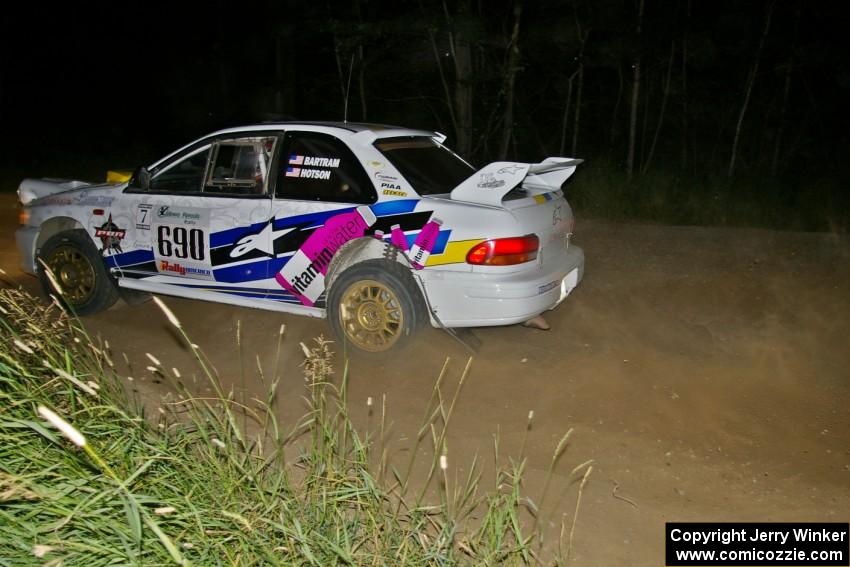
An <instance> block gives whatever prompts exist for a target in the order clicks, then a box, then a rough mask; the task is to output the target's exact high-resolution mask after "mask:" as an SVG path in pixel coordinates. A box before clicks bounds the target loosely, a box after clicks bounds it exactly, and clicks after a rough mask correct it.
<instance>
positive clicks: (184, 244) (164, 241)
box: [157, 225, 204, 262]
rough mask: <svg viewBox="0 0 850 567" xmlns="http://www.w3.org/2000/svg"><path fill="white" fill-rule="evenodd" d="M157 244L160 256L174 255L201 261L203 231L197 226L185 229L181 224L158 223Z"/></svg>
mask: <svg viewBox="0 0 850 567" xmlns="http://www.w3.org/2000/svg"><path fill="white" fill-rule="evenodd" d="M157 245H158V246H159V255H160V256H166V257H170V256H176V257H177V258H190V259H192V260H197V261H199V262H200V261H203V259H204V231H202V230H201V229H199V228H193V229H191V230H186V228H184V227H182V226H174V227H172V226H168V225H159V228H158V229H157Z"/></svg>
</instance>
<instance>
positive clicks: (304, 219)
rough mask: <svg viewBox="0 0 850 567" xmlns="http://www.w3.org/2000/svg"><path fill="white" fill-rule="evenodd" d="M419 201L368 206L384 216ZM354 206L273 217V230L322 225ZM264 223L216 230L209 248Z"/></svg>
mask: <svg viewBox="0 0 850 567" xmlns="http://www.w3.org/2000/svg"><path fill="white" fill-rule="evenodd" d="M418 203H419V199H399V200H397V201H386V202H384V203H378V204H376V205H371V206H370V207H369V208H371V209H372V212H373V213H375V216H379V217H385V216H389V215H399V214H403V213H410V212H412V211H413V210H414V209H415V208H416V205H417V204H418ZM354 209H355V207H342V208H339V209H333V210H330V211H320V212H316V213H307V214H304V215H297V216H294V217H283V218H277V217H276V218H275V219H274V227H273V228H274V230H280V229H282V228H287V227H290V226H295V225H304V226H305V228H313V227H317V226H322V225H323V224H325V221H327V220H328V219H329V218H331V217H333V216H336V215H338V214H340V213H347V212H349V211H353V210H354ZM265 224H266V223H264V222H259V223H254V224H252V225H251V226H240V227H236V228H229V229H227V230H222V231H221V232H216V233H214V234H211V235H210V248H218V247H220V246H226V245H229V244H233V243H234V242H236V241H237V240H239V239H240V238H241V237H243V236H245V235H246V234H253V233H255V232H257V231H258V230H260V229H262V228H263V225H265Z"/></svg>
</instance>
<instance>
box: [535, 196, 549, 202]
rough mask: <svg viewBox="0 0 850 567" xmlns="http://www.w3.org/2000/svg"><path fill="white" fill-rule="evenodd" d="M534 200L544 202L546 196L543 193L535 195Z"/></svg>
mask: <svg viewBox="0 0 850 567" xmlns="http://www.w3.org/2000/svg"><path fill="white" fill-rule="evenodd" d="M534 200H535V201H537V202H538V203H545V202H546V196H545V195H535V196H534Z"/></svg>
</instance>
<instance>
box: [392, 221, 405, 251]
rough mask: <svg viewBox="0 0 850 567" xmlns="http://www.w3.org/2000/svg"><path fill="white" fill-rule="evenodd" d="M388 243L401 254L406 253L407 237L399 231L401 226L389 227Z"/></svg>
mask: <svg viewBox="0 0 850 567" xmlns="http://www.w3.org/2000/svg"><path fill="white" fill-rule="evenodd" d="M390 242H392V243H393V245H394V246H395V247H396V248H398V249H399V250H402V251H403V252H407V237H406V236H405V235H404V231H403V230H401V225H397V224H394V225H392V226H391V227H390Z"/></svg>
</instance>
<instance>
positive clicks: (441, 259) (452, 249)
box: [425, 238, 484, 267]
mask: <svg viewBox="0 0 850 567" xmlns="http://www.w3.org/2000/svg"><path fill="white" fill-rule="evenodd" d="M482 242H484V239H483V238H476V239H474V240H456V241H455V242H449V243H448V244H446V250H445V251H444V252H443V253H442V254H431V255H430V256H429V257H428V261H427V262H426V263H425V265H426V266H429V267H430V266H442V265H443V264H459V263H461V262H466V254H467V253H468V252H469V251H470V250H471V249H472V247H473V246H475V245H476V244H480V243H482Z"/></svg>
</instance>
